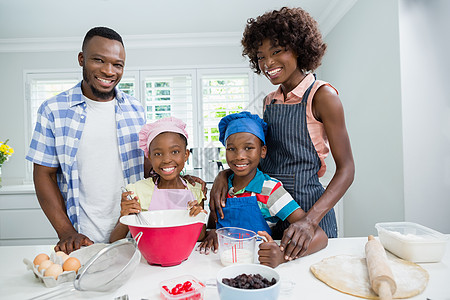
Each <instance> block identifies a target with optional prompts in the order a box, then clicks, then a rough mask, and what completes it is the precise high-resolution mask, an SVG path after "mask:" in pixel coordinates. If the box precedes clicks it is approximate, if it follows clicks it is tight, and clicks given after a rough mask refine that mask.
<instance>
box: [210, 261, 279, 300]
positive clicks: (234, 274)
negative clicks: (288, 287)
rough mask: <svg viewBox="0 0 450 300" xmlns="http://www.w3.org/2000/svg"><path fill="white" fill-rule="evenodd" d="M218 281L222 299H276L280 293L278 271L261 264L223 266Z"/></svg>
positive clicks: (218, 274)
mask: <svg viewBox="0 0 450 300" xmlns="http://www.w3.org/2000/svg"><path fill="white" fill-rule="evenodd" d="M216 281H217V289H218V291H219V297H220V299H221V300H235V299H240V300H265V299H267V300H275V299H277V298H278V295H279V293H280V275H279V274H278V272H277V271H276V270H274V269H272V268H270V267H267V266H264V265H260V264H236V265H231V266H228V267H225V268H222V269H221V270H220V271H219V272H218V273H217V277H216Z"/></svg>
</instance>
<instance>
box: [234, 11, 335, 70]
mask: <svg viewBox="0 0 450 300" xmlns="http://www.w3.org/2000/svg"><path fill="white" fill-rule="evenodd" d="M265 39H270V40H271V42H273V43H276V44H278V45H279V46H281V47H287V48H289V49H291V50H292V51H293V52H294V53H295V54H296V55H297V66H298V68H299V69H300V70H303V71H306V72H308V71H313V70H315V69H316V68H318V67H319V66H320V64H321V60H322V57H323V55H324V54H325V50H326V49H327V45H326V44H325V43H324V42H323V40H322V34H321V33H320V31H319V28H318V24H317V22H316V21H315V20H314V19H313V18H312V17H311V16H310V15H309V13H307V12H306V11H304V10H303V9H301V8H288V7H283V8H281V9H280V10H274V11H272V12H267V13H265V14H263V15H262V16H259V17H257V18H256V19H253V18H250V19H248V20H247V25H246V27H245V31H244V34H243V38H242V41H241V43H242V46H243V47H244V50H243V51H242V55H243V56H248V58H249V59H250V67H251V68H252V69H253V70H254V71H255V73H257V74H260V73H261V70H260V68H259V66H258V59H257V51H258V48H259V47H260V46H261V45H262V42H263V40H265Z"/></svg>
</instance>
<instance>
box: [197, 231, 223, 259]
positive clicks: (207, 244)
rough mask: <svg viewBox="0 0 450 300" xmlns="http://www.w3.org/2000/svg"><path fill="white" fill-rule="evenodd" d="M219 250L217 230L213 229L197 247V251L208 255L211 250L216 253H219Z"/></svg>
mask: <svg viewBox="0 0 450 300" xmlns="http://www.w3.org/2000/svg"><path fill="white" fill-rule="evenodd" d="M218 249H219V242H218V240H217V234H216V230H215V229H211V230H209V231H207V232H206V237H205V239H204V240H203V242H201V243H200V245H198V247H197V249H196V250H197V251H199V252H200V253H201V254H203V253H204V254H206V255H208V254H209V252H210V250H212V251H213V252H214V253H217V250H218Z"/></svg>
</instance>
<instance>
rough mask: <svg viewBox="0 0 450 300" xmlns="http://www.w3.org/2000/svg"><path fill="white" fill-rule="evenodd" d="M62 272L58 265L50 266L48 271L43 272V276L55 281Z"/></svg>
mask: <svg viewBox="0 0 450 300" xmlns="http://www.w3.org/2000/svg"><path fill="white" fill-rule="evenodd" d="M62 272H63V268H62V267H61V265H60V264H52V265H51V266H50V267H48V269H46V270H45V272H44V276H46V277H47V276H51V277H53V278H55V279H58V276H59V274H61V273H62Z"/></svg>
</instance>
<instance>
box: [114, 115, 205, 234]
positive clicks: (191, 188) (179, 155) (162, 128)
mask: <svg viewBox="0 0 450 300" xmlns="http://www.w3.org/2000/svg"><path fill="white" fill-rule="evenodd" d="M185 128H186V124H185V123H184V122H183V121H181V120H179V119H177V118H174V117H169V118H164V119H160V120H158V121H156V122H154V123H151V124H146V125H144V126H143V127H142V129H141V131H140V132H139V147H140V148H141V149H142V150H144V152H145V155H146V156H147V157H148V158H149V160H150V162H151V163H152V167H153V171H154V173H155V176H153V177H150V178H147V179H143V180H140V181H138V182H136V183H134V184H129V185H128V186H127V189H128V190H129V192H126V193H122V200H121V203H120V206H121V211H120V216H125V215H129V214H132V213H138V212H140V211H141V210H161V209H186V208H187V207H190V212H189V214H190V215H192V216H196V215H197V214H198V213H200V211H202V210H203V200H204V199H205V196H204V193H203V192H202V186H201V184H198V183H195V185H191V184H190V183H189V182H187V181H185V180H184V179H183V178H181V176H180V173H181V171H182V170H183V168H184V164H185V162H186V161H187V159H188V157H189V150H188V149H187V139H188V134H187V132H186V130H185ZM132 194H135V195H136V196H135V197H134V198H133V200H128V199H127V196H128V195H132ZM127 233H128V227H127V226H126V225H123V224H122V223H120V222H118V223H117V225H116V227H115V228H114V230H113V231H112V233H111V236H110V242H114V241H116V240H119V239H121V238H124V237H125V236H126V235H127ZM203 235H204V232H202V233H201V234H200V238H201V239H203Z"/></svg>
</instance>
